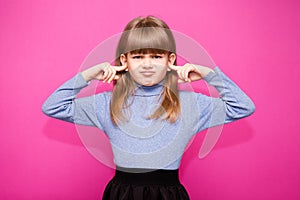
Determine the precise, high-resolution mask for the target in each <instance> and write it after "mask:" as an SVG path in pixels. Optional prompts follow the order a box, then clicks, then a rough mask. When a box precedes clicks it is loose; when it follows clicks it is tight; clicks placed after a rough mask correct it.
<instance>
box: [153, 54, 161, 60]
mask: <svg viewBox="0 0 300 200" xmlns="http://www.w3.org/2000/svg"><path fill="white" fill-rule="evenodd" d="M153 58H154V59H160V58H162V57H161V56H158V55H156V56H153Z"/></svg>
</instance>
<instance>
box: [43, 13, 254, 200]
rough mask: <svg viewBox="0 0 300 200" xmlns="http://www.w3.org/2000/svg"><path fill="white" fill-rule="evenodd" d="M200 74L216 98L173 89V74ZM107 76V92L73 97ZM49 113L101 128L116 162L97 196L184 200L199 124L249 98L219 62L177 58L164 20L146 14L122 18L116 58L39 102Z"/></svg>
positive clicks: (235, 111)
mask: <svg viewBox="0 0 300 200" xmlns="http://www.w3.org/2000/svg"><path fill="white" fill-rule="evenodd" d="M200 79H203V80H205V81H206V82H207V83H209V84H210V85H212V86H214V87H215V88H216V89H217V90H218V91H219V94H220V98H213V97H208V96H206V95H202V94H199V93H194V92H187V91H178V89H177V83H178V82H191V81H197V80H200ZM92 80H100V81H103V82H107V83H110V82H113V83H114V88H113V90H112V92H103V93H99V94H95V95H92V96H89V97H84V98H76V95H77V94H78V93H79V92H80V90H81V89H82V88H84V87H86V86H87V85H88V84H89V82H90V81H92ZM42 110H43V112H44V113H45V114H46V115H48V116H51V117H54V118H58V119H61V120H65V121H68V122H72V123H77V124H82V125H90V126H96V127H98V128H99V129H101V130H103V131H104V132H105V134H107V136H108V138H109V140H110V142H111V145H112V150H113V154H114V162H115V164H116V173H115V176H114V177H113V178H112V180H110V182H109V183H108V184H107V186H106V188H105V191H104V194H103V199H104V200H108V199H109V200H117V199H123V200H126V199H134V200H143V199H153V200H156V199H165V200H176V199H180V200H185V199H189V195H188V193H187V191H186V189H185V188H184V186H183V185H182V184H181V183H180V181H179V178H178V168H179V166H180V161H181V157H182V154H183V152H184V150H185V146H186V145H187V143H188V141H189V140H190V139H191V138H192V137H193V136H194V135H195V134H196V133H198V132H200V131H202V130H204V129H206V128H209V127H212V126H216V125H220V124H224V123H229V122H232V121H235V120H237V119H240V118H243V117H246V116H248V115H250V114H252V113H253V112H254V110H255V106H254V104H253V102H252V101H251V99H250V98H249V97H248V96H247V95H246V94H245V93H244V92H243V91H242V90H241V89H240V88H239V87H238V86H237V85H236V84H235V83H234V82H232V81H231V80H230V79H229V78H228V77H227V76H226V75H225V74H224V73H223V72H222V71H221V70H220V69H219V68H218V67H215V68H214V70H213V69H210V68H208V67H205V66H201V65H196V64H190V63H187V64H185V65H184V66H176V45H175V40H174V37H173V35H172V32H171V31H170V29H169V27H168V26H167V24H166V23H165V22H163V21H162V20H160V19H158V18H155V17H152V16H148V17H145V18H142V17H138V18H135V19H133V20H132V21H130V22H129V23H128V25H127V26H126V28H125V30H124V32H123V33H122V35H121V38H120V40H119V43H118V46H117V51H116V61H115V66H112V65H110V64H109V63H101V64H98V65H96V66H93V67H91V68H89V69H86V70H85V71H82V72H81V73H78V74H77V75H76V76H74V77H73V78H71V79H70V80H68V81H67V82H65V83H64V84H63V85H61V86H60V87H59V88H58V89H57V90H56V91H55V92H54V93H53V94H52V95H50V96H49V97H48V99H47V100H46V101H45V103H44V104H43V107H42Z"/></svg>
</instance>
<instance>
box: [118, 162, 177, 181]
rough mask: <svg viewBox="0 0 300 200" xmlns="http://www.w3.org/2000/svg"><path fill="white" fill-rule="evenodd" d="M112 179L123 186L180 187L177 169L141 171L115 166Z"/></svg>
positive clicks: (139, 169)
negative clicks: (160, 185)
mask: <svg viewBox="0 0 300 200" xmlns="http://www.w3.org/2000/svg"><path fill="white" fill-rule="evenodd" d="M113 179H114V180H115V181H117V182H121V183H123V184H133V185H141V184H144V185H148V184H150V185H151V184H155V185H157V184H163V185H180V181H179V178H178V169H174V170H166V169H141V168H124V167H120V166H117V168H116V173H115V176H114V178H113Z"/></svg>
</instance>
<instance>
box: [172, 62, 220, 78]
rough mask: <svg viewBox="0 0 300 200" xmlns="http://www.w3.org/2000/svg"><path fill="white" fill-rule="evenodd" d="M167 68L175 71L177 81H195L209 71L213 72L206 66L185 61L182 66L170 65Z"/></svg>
mask: <svg viewBox="0 0 300 200" xmlns="http://www.w3.org/2000/svg"><path fill="white" fill-rule="evenodd" d="M169 68H170V69H171V70H174V71H176V72H177V74H178V77H179V79H178V82H179V83H183V82H192V81H197V80H200V79H202V78H203V77H205V76H206V75H207V74H208V73H209V72H214V70H212V69H210V68H208V67H204V66H201V65H194V64H190V63H186V64H185V65H183V66H175V65H171V66H169Z"/></svg>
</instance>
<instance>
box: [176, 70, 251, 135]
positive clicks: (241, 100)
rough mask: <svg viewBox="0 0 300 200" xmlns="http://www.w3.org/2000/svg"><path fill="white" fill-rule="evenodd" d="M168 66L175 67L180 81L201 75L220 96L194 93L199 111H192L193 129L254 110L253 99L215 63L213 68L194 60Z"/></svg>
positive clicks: (241, 115) (213, 124)
mask: <svg viewBox="0 0 300 200" xmlns="http://www.w3.org/2000/svg"><path fill="white" fill-rule="evenodd" d="M171 67H172V68H173V69H175V68H176V69H177V70H176V71H177V72H178V76H179V82H183V81H196V80H200V79H203V80H205V81H206V82H207V83H208V84H209V85H211V86H214V87H215V88H216V89H217V91H218V92H219V96H220V97H219V98H215V97H209V96H206V95H203V94H195V98H194V99H195V100H196V101H195V103H197V108H198V112H199V113H198V114H195V113H193V114H192V115H194V117H195V121H194V122H193V127H194V128H195V129H194V130H195V132H199V131H201V130H204V129H206V128H209V127H212V126H216V125H221V124H225V123H229V122H232V121H235V120H238V119H241V118H244V117H247V116H249V115H251V114H252V113H253V112H254V111H255V105H254V103H253V101H252V100H251V99H250V98H249V97H248V96H247V95H246V94H245V93H244V92H243V91H242V90H241V89H240V88H239V87H238V86H237V85H236V84H235V83H234V82H233V81H232V80H231V79H229V78H228V77H227V76H226V75H225V74H224V73H223V72H222V71H221V70H220V69H219V68H218V67H215V68H214V70H212V69H210V68H208V67H204V66H199V65H193V64H187V65H184V66H183V67H178V66H171ZM174 67H175V68H174Z"/></svg>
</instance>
